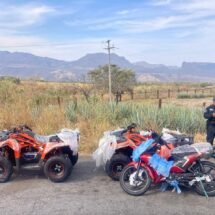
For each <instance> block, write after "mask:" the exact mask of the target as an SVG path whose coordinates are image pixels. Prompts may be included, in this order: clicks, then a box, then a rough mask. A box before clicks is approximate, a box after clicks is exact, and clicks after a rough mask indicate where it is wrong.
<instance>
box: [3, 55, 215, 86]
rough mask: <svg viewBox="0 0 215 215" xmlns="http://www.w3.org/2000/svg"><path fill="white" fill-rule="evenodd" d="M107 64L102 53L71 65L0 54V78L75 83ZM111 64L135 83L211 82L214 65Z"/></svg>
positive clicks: (119, 60)
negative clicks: (132, 75)
mask: <svg viewBox="0 0 215 215" xmlns="http://www.w3.org/2000/svg"><path fill="white" fill-rule="evenodd" d="M107 62H108V55H107V54H105V53H94V54H87V55H85V56H84V57H82V58H80V59H78V60H75V61H63V60H56V59H53V58H48V57H39V56H35V55H33V54H29V53H22V52H14V53H12V52H8V51H0V76H15V77H19V78H22V79H29V78H36V79H43V80H50V81H77V80H81V79H83V78H84V77H86V74H87V73H88V72H89V71H90V70H92V69H95V68H97V67H98V66H102V65H105V64H107ZM111 63H112V64H116V65H118V66H120V67H122V68H127V69H132V70H133V71H135V73H136V77H137V80H138V81H139V82H155V81H157V82H215V63H199V62H183V63H182V65H181V66H180V67H177V66H166V65H163V64H150V63H147V62H145V61H141V62H135V63H132V62H130V61H129V60H127V59H126V58H125V57H122V56H118V55H116V54H111Z"/></svg>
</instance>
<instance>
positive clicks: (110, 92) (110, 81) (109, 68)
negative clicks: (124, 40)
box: [105, 40, 115, 103]
mask: <svg viewBox="0 0 215 215" xmlns="http://www.w3.org/2000/svg"><path fill="white" fill-rule="evenodd" d="M110 42H111V40H107V41H106V43H107V47H106V48H105V49H106V50H107V51H108V77H109V100H110V103H111V102H112V80H111V50H113V49H115V47H114V46H113V45H110Z"/></svg>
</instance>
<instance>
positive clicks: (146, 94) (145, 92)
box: [145, 90, 147, 99]
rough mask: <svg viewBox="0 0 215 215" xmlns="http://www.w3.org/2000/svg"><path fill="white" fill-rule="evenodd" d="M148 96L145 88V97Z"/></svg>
mask: <svg viewBox="0 0 215 215" xmlns="http://www.w3.org/2000/svg"><path fill="white" fill-rule="evenodd" d="M146 96H147V91H146V90H145V99H146Z"/></svg>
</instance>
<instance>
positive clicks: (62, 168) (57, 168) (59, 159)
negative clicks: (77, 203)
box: [44, 156, 72, 182]
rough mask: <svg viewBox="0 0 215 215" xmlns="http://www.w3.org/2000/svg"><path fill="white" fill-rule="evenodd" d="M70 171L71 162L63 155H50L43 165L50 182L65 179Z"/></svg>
mask: <svg viewBox="0 0 215 215" xmlns="http://www.w3.org/2000/svg"><path fill="white" fill-rule="evenodd" d="M71 171H72V163H71V161H70V159H69V158H65V157H63V156H53V157H50V158H49V159H48V160H47V161H46V163H45V165H44V173H45V175H46V177H47V178H48V179H50V180H51V181H52V182H63V181H65V180H66V179H67V178H68V177H69V175H70V174H71Z"/></svg>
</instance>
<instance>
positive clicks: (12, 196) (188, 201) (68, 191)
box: [0, 157, 215, 215]
mask: <svg viewBox="0 0 215 215" xmlns="http://www.w3.org/2000/svg"><path fill="white" fill-rule="evenodd" d="M0 214H2V215H3V214H4V215H7V214H9V215H13V214H22V215H24V214H27V215H33V214H39V215H42V214H46V215H47V214H50V215H54V214H61V215H63V214H70V215H71V214H72V215H73V214H75V215H82V214H83V215H85V214H86V215H91V214H92V215H97V214H98V215H105V214H117V215H120V214H127V215H130V214H131V215H133V214H134V215H138V214H141V215H143V214H144V215H147V214H156V215H158V214H159V215H162V214H166V215H168V214H170V215H173V214H186V215H188V214H204V215H210V214H215V197H214V198H209V199H206V198H205V197H201V196H198V195H197V194H196V193H194V192H192V191H188V190H183V192H182V194H176V193H172V192H171V191H166V192H164V193H161V192H160V191H159V190H158V189H157V188H153V189H152V190H151V191H149V192H148V193H146V194H145V195H144V196H140V197H133V196H129V195H127V194H126V193H124V192H123V190H122V189H121V188H120V185H119V183H118V182H114V181H112V180H111V179H110V178H109V177H108V176H106V175H105V173H104V171H103V170H102V169H100V170H95V165H94V163H93V161H92V160H91V158H90V157H81V158H80V160H79V162H78V164H77V165H76V166H75V167H74V169H73V172H72V174H71V177H70V178H69V180H68V181H67V182H65V183H60V184H56V183H52V182H50V181H48V180H47V179H46V178H45V176H43V175H42V174H40V175H38V173H37V172H32V171H28V172H23V173H22V174H20V175H18V176H17V175H14V176H13V178H12V179H11V181H10V182H7V183H5V184H0Z"/></svg>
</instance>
